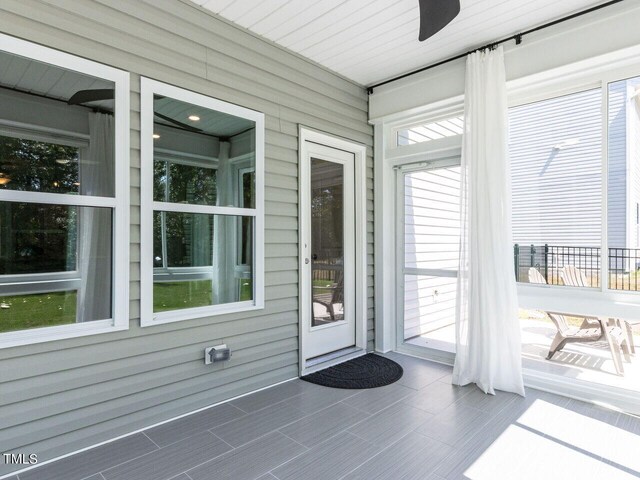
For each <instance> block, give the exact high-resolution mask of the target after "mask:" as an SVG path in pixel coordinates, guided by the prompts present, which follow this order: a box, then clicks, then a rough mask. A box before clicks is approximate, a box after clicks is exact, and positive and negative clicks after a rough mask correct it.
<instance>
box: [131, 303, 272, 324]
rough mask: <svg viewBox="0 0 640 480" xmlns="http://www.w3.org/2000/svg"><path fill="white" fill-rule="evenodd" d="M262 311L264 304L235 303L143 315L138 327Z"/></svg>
mask: <svg viewBox="0 0 640 480" xmlns="http://www.w3.org/2000/svg"><path fill="white" fill-rule="evenodd" d="M263 309H264V304H257V303H255V302H236V303H229V304H223V305H212V306H209V307H197V308H185V309H181V310H173V311H169V312H158V313H153V314H148V315H143V316H142V318H141V319H140V326H141V327H151V326H153V325H164V324H166V323H173V322H181V321H184V320H196V319H198V318H205V317H213V316H217V315H225V314H230V313H240V312H250V311H254V310H263Z"/></svg>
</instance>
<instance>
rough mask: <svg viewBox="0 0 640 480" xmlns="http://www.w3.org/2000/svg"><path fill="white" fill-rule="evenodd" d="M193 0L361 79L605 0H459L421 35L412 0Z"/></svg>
mask: <svg viewBox="0 0 640 480" xmlns="http://www.w3.org/2000/svg"><path fill="white" fill-rule="evenodd" d="M192 1H193V2H194V3H197V4H199V5H201V6H202V7H204V8H206V9H208V10H210V11H212V12H214V13H216V14H218V15H220V16H222V17H224V18H226V19H227V20H230V21H232V22H234V23H236V24H238V25H240V26H242V27H244V28H247V29H249V30H251V31H252V32H254V33H256V34H258V35H261V36H263V37H265V38H267V39H269V40H272V41H273V42H275V43H277V44H279V45H281V46H283V47H286V48H288V49H290V50H292V51H294V52H296V53H299V54H300V55H303V56H305V57H307V58H309V59H311V60H313V61H315V62H317V63H319V64H321V65H324V66H325V67H327V68H329V69H331V70H333V71H335V72H337V73H339V74H341V75H343V76H345V77H347V78H350V79H351V80H354V81H356V82H358V83H360V84H362V85H367V86H368V85H372V84H375V83H377V82H380V81H382V80H386V79H388V78H392V77H395V76H397V75H400V74H403V73H406V72H409V71H412V70H415V69H417V68H420V67H423V66H426V65H429V64H432V63H435V62H438V61H440V60H444V59H446V58H449V57H451V56H454V55H457V54H460V53H464V52H466V51H468V50H470V49H472V48H475V47H479V46H482V45H485V44H487V43H490V42H492V41H494V40H497V39H500V38H503V37H507V36H510V35H513V34H516V33H518V32H521V31H523V30H527V29H528V28H531V27H535V26H538V25H541V24H544V23H546V22H549V21H552V20H556V19H558V18H561V17H564V16H566V15H569V14H572V13H575V12H578V11H581V10H584V9H586V8H589V7H592V6H594V5H598V4H601V3H603V1H602V0H598V1H594V0H535V1H532V0H461V2H460V4H461V12H460V14H459V15H458V17H456V19H455V20H453V22H451V23H450V24H449V25H447V26H446V27H445V28H444V30H442V31H440V32H438V33H437V34H436V35H434V36H433V37H431V38H430V39H428V40H426V41H424V42H419V41H418V29H419V8H418V0H322V1H309V0H192ZM438 1H446V0H438ZM595 15H597V13H595ZM525 41H526V38H525Z"/></svg>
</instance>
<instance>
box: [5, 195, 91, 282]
mask: <svg viewBox="0 0 640 480" xmlns="http://www.w3.org/2000/svg"><path fill="white" fill-rule="evenodd" d="M77 260H78V207H69V206H64V205H44V204H39V203H14V202H2V203H0V275H19V274H31V273H48V272H69V271H75V270H77V269H78V261H77Z"/></svg>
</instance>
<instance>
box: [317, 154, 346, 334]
mask: <svg viewBox="0 0 640 480" xmlns="http://www.w3.org/2000/svg"><path fill="white" fill-rule="evenodd" d="M343 192H344V165H342V164H340V163H335V162H329V161H326V160H320V159H318V158H312V159H311V252H312V254H311V279H312V282H311V290H312V292H311V296H312V299H313V301H312V314H311V318H312V321H311V326H312V327H317V326H320V325H326V324H328V323H332V322H337V321H340V320H344V201H343Z"/></svg>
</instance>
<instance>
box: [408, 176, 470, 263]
mask: <svg viewBox="0 0 640 480" xmlns="http://www.w3.org/2000/svg"><path fill="white" fill-rule="evenodd" d="M404 217H405V227H404V229H405V231H404V254H405V268H426V269H432V270H433V269H438V270H452V271H457V270H458V263H459V256H460V255H459V250H460V167H459V166H454V167H445V168H437V169H432V170H423V171H420V172H412V173H407V174H405V176H404Z"/></svg>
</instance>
